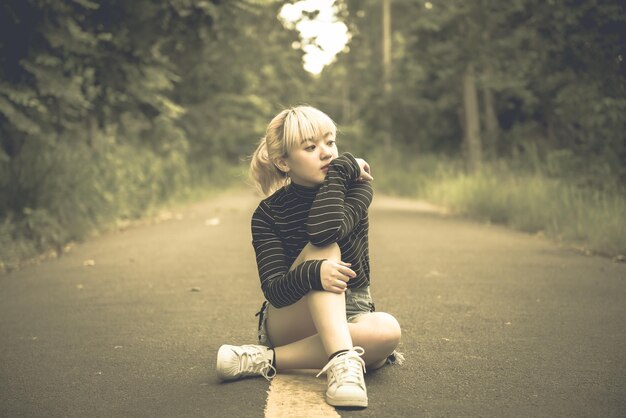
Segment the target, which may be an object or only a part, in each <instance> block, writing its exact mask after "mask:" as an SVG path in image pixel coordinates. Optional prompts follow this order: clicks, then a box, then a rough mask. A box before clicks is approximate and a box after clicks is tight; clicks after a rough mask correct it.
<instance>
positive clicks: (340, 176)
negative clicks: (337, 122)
mask: <svg viewBox="0 0 626 418" xmlns="http://www.w3.org/2000/svg"><path fill="white" fill-rule="evenodd" d="M361 176H362V170H361V166H360V165H359V163H358V162H357V160H356V159H355V158H354V157H353V156H352V155H351V154H349V153H345V154H343V155H342V156H340V157H338V158H336V159H334V160H333V161H332V162H331V163H330V166H329V168H328V173H327V175H326V179H325V180H324V184H322V187H320V190H319V191H318V192H317V196H316V197H315V201H314V202H313V205H312V206H311V210H310V211H309V217H308V219H307V232H308V235H309V239H310V241H311V243H312V244H313V245H317V246H325V245H329V244H332V243H334V242H337V241H339V240H341V239H342V238H344V237H345V236H346V235H348V234H349V233H350V232H351V231H352V230H353V229H354V227H355V226H356V225H357V224H358V223H359V222H360V221H361V220H362V219H363V218H364V217H365V216H366V215H367V209H368V208H369V205H370V204H371V203H372V197H373V191H372V186H371V184H370V183H369V182H359V181H357V179H359V178H360V177H361Z"/></svg>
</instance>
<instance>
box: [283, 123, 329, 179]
mask: <svg viewBox="0 0 626 418" xmlns="http://www.w3.org/2000/svg"><path fill="white" fill-rule="evenodd" d="M337 155H338V152H337V144H336V143H335V134H334V133H332V132H329V133H327V134H326V135H324V136H323V137H318V138H314V139H311V140H308V141H306V142H304V143H302V144H300V145H299V146H297V147H295V148H294V149H292V150H291V151H289V155H288V156H287V157H286V158H283V159H282V163H283V164H284V165H285V166H286V167H288V169H289V171H288V174H289V177H290V178H291V181H292V182H294V183H296V184H299V185H301V186H307V187H315V186H319V185H320V184H322V183H323V182H324V179H325V178H326V173H328V164H330V162H331V161H332V160H333V159H335V158H337Z"/></svg>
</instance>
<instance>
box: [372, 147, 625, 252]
mask: <svg viewBox="0 0 626 418" xmlns="http://www.w3.org/2000/svg"><path fill="white" fill-rule="evenodd" d="M513 166H515V167H516V168H513ZM372 167H373V170H374V177H375V181H376V185H377V188H378V189H379V190H381V191H384V192H386V193H390V194H394V195H400V196H408V197H417V198H420V199H425V200H428V201H429V202H432V203H435V204H439V205H443V206H445V207H446V208H447V209H449V210H451V211H452V212H454V213H457V214H460V215H462V216H466V217H469V218H472V219H478V220H481V221H486V222H493V223H497V224H503V225H508V226H510V227H512V228H514V229H517V230H521V231H525V232H529V233H540V234H544V235H546V236H547V237H550V238H552V239H554V240H556V241H558V242H561V243H564V244H566V245H570V246H572V247H575V248H577V249H580V250H583V251H587V252H593V253H598V254H602V255H606V256H611V257H614V256H622V257H623V256H624V255H626V217H625V216H624V214H626V197H625V195H624V192H623V191H620V190H619V189H618V187H617V186H610V187H608V188H605V189H603V190H600V189H594V188H590V187H585V186H581V185H579V184H577V183H576V182H575V181H573V180H572V179H571V178H569V177H568V176H565V175H564V176H562V177H560V178H559V177H554V176H547V175H546V174H543V173H542V172H541V170H537V169H536V168H534V169H533V170H530V169H521V168H519V164H511V163H510V162H505V161H500V162H497V163H491V164H485V165H483V167H482V168H481V169H480V170H478V171H477V172H475V173H467V172H466V171H465V170H463V169H462V164H461V162H460V161H458V160H452V159H445V158H438V157H436V156H422V157H419V158H416V159H412V160H409V159H407V158H406V157H404V156H392V157H389V155H387V156H386V157H378V158H376V157H375V158H374V159H372ZM607 184H611V182H608V181H607Z"/></svg>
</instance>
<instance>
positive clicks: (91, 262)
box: [83, 259, 96, 267]
mask: <svg viewBox="0 0 626 418" xmlns="http://www.w3.org/2000/svg"><path fill="white" fill-rule="evenodd" d="M95 265H96V261H95V260H91V259H89V260H85V261H83V266H85V267H91V266H95Z"/></svg>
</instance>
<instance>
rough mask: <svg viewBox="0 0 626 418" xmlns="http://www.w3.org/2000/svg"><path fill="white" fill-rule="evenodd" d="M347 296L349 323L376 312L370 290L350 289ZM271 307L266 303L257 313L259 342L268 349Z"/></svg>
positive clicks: (270, 345) (347, 317)
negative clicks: (269, 312)
mask: <svg viewBox="0 0 626 418" xmlns="http://www.w3.org/2000/svg"><path fill="white" fill-rule="evenodd" d="M345 296H346V319H347V320H348V322H353V321H354V320H355V319H356V318H357V317H358V316H359V315H363V314H364V313H369V312H374V311H376V307H375V306H374V302H372V296H371V295H370V288H369V286H367V287H362V288H359V289H348V290H346V293H345ZM268 306H269V302H268V301H264V302H263V305H262V306H261V310H259V312H257V313H256V316H258V317H259V324H258V328H257V340H258V343H259V344H261V345H265V346H267V347H270V348H271V347H273V345H272V342H271V341H270V339H269V337H268V335H267V308H268Z"/></svg>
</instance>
